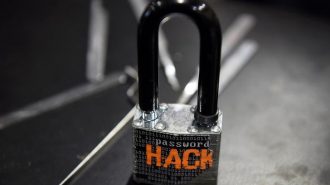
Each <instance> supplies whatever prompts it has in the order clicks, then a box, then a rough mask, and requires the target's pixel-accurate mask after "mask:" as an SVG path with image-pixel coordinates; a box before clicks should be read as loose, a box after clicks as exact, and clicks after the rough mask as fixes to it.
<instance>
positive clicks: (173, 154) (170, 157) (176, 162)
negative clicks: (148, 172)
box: [164, 149, 181, 169]
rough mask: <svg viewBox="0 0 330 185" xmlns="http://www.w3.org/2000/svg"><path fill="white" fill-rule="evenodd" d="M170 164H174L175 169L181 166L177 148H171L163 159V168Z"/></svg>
mask: <svg viewBox="0 0 330 185" xmlns="http://www.w3.org/2000/svg"><path fill="white" fill-rule="evenodd" d="M173 159H174V160H173ZM171 164H174V165H175V168H176V169H180V168H181V159H180V157H179V154H178V150H177V149H171V151H170V153H169V154H168V156H167V158H166V160H165V164H164V168H167V167H168V166H170V165H171Z"/></svg>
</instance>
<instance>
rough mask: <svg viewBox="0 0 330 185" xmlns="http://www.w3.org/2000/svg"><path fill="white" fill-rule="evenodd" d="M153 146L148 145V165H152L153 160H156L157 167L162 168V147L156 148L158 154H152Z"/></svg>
mask: <svg viewBox="0 0 330 185" xmlns="http://www.w3.org/2000/svg"><path fill="white" fill-rule="evenodd" d="M151 150H152V146H151V145H150V144H147V146H146V152H147V164H148V165H152V158H153V157H154V158H156V166H161V165H162V163H161V159H162V158H161V156H162V147H160V146H156V153H152V151H151Z"/></svg>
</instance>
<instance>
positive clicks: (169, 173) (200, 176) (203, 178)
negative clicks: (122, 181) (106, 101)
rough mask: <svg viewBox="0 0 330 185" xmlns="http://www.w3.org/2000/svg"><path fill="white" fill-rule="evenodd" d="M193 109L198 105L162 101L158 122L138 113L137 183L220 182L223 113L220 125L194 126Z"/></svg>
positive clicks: (209, 184) (206, 184) (135, 126)
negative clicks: (219, 166) (218, 178)
mask: <svg viewBox="0 0 330 185" xmlns="http://www.w3.org/2000/svg"><path fill="white" fill-rule="evenodd" d="M193 111H194V107H192V106H189V105H182V104H168V105H167V104H162V105H161V106H160V115H159V117H158V119H156V120H154V121H144V120H143V119H141V117H142V111H140V110H138V111H137V112H136V114H135V116H134V121H133V133H134V140H133V144H134V166H133V168H134V170H133V171H134V179H135V181H136V182H138V183H144V184H191V185H195V184H196V185H197V184H198V185H201V184H203V185H215V184H216V182H217V177H218V165H219V157H220V156H219V155H220V141H221V131H222V114H220V115H219V118H218V121H217V125H214V126H212V127H211V128H204V129H201V128H198V127H197V126H196V125H194V114H193V113H192V112H193ZM148 147H149V148H150V149H151V150H149V149H148ZM157 150H158V151H157ZM159 151H160V152H159ZM170 153H171V155H170ZM210 156H211V157H210ZM148 158H149V159H151V160H149V161H148ZM157 160H160V162H159V161H158V164H157Z"/></svg>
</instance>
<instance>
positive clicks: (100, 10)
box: [86, 0, 109, 82]
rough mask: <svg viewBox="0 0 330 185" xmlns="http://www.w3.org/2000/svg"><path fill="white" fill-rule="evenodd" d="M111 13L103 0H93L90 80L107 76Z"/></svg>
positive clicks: (90, 26)
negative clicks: (106, 66)
mask: <svg viewBox="0 0 330 185" xmlns="http://www.w3.org/2000/svg"><path fill="white" fill-rule="evenodd" d="M108 30H109V13H108V11H107V10H106V9H105V8H104V6H103V0H92V1H91V10H90V23H89V36H88V37H89V41H88V50H87V64H86V78H87V79H88V80H89V81H90V82H100V81H102V80H103V79H104V77H105V65H106V64H105V63H106V51H107V38H108Z"/></svg>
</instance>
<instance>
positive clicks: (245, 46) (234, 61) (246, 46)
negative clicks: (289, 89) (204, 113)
mask: <svg viewBox="0 0 330 185" xmlns="http://www.w3.org/2000/svg"><path fill="white" fill-rule="evenodd" d="M257 50H258V44H257V43H256V42H255V41H252V40H247V41H244V42H243V43H242V44H241V45H240V46H239V47H238V49H237V50H236V51H235V52H234V53H233V54H232V55H231V56H229V58H227V60H226V63H225V64H224V65H223V66H222V70H221V76H220V81H219V87H220V88H219V95H220V94H221V93H222V92H223V91H224V89H225V88H226V87H227V86H228V84H229V83H230V82H231V81H232V80H233V79H234V78H235V76H237V75H238V73H239V72H240V71H241V70H242V69H243V67H244V66H246V65H247V64H248V62H249V61H250V60H251V58H252V57H253V55H254V54H255V53H256V52H257ZM196 101H197V96H194V98H193V99H192V100H191V101H190V102H189V104H191V105H193V104H196Z"/></svg>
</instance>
